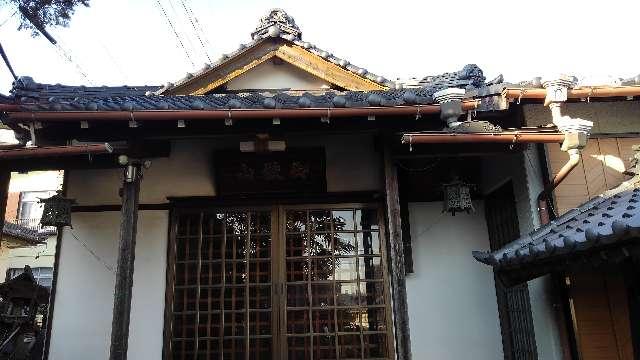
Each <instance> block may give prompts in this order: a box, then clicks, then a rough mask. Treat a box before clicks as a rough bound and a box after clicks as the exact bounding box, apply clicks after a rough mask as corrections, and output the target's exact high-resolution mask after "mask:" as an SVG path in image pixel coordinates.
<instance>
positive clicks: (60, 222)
mask: <svg viewBox="0 0 640 360" xmlns="http://www.w3.org/2000/svg"><path fill="white" fill-rule="evenodd" d="M40 203H41V204H44V209H43V210H42V218H40V224H41V225H42V226H55V227H60V226H71V206H72V205H73V204H75V203H76V201H75V200H73V199H67V198H65V197H63V196H62V191H58V192H57V193H56V194H55V195H53V196H52V197H50V198H48V199H40Z"/></svg>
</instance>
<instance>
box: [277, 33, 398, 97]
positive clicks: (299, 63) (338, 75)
mask: <svg viewBox="0 0 640 360" xmlns="http://www.w3.org/2000/svg"><path fill="white" fill-rule="evenodd" d="M276 55H277V56H278V57H279V58H281V59H282V60H284V61H286V62H288V63H289V64H291V65H293V66H296V67H298V68H300V69H302V70H304V71H306V72H308V73H310V74H313V75H315V76H317V77H319V78H321V79H322V80H325V81H327V82H330V83H332V84H335V85H338V86H340V87H342V88H345V89H347V90H352V91H367V90H385V89H386V87H385V86H383V85H380V84H378V83H376V82H373V81H371V80H369V79H367V78H365V77H362V76H360V75H357V74H355V73H353V72H351V71H349V70H347V69H344V68H342V67H340V66H338V65H336V64H334V63H332V62H330V61H328V60H325V59H323V58H321V57H320V56H318V55H316V54H314V53H311V52H309V51H308V50H306V49H304V48H302V47H300V46H297V45H289V44H283V45H282V46H280V47H279V48H278V50H276Z"/></svg>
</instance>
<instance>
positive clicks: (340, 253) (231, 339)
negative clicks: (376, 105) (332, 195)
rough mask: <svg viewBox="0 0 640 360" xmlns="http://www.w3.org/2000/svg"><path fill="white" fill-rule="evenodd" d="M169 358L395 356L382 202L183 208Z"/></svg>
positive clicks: (173, 261)
mask: <svg viewBox="0 0 640 360" xmlns="http://www.w3.org/2000/svg"><path fill="white" fill-rule="evenodd" d="M174 218H175V220H174V222H175V224H174V231H173V232H174V236H173V238H174V241H172V246H171V249H170V264H169V267H170V268H169V271H170V278H169V287H168V290H167V291H168V295H169V296H168V304H167V305H168V306H167V308H168V309H170V311H169V313H168V314H167V319H166V320H167V323H166V328H165V335H166V339H167V340H166V344H165V356H166V357H167V358H171V359H233V360H238V359H276V358H277V359H289V360H298V359H318V360H320V359H391V358H392V357H393V356H392V353H391V351H392V349H391V347H392V346H391V344H392V337H391V328H390V325H389V324H390V313H389V306H388V305H389V303H388V299H389V296H388V286H387V282H386V280H385V279H386V276H385V267H384V262H383V261H382V259H383V258H384V246H383V240H382V239H383V236H382V234H381V230H380V226H379V220H378V218H379V213H378V209H377V208H368V207H340V208H328V207H327V208H322V207H320V208H313V209H310V208H302V207H291V208H282V207H279V208H266V209H263V210H255V209H253V210H250V211H245V210H234V211H178V213H177V214H176V216H175V217H174Z"/></svg>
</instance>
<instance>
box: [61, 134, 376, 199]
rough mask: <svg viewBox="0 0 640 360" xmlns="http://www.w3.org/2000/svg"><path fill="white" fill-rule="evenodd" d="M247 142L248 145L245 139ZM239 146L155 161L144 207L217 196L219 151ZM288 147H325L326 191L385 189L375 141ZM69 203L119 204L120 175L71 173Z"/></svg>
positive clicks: (328, 140) (342, 138)
mask: <svg viewBox="0 0 640 360" xmlns="http://www.w3.org/2000/svg"><path fill="white" fill-rule="evenodd" d="M245 140H246V139H245ZM239 142H240V140H239V139H238V140H225V141H224V142H221V141H219V140H217V139H205V140H188V141H187V140H180V141H175V142H173V143H172V147H171V156H170V157H169V158H159V159H154V160H153V162H152V165H151V168H149V169H148V170H145V171H144V178H143V180H142V185H141V186H140V202H141V203H150V204H153V203H164V202H166V201H167V197H168V196H176V197H180V196H214V195H216V191H215V182H214V178H213V168H214V164H215V159H214V158H213V154H214V151H215V149H220V148H238V147H239ZM286 142H287V147H314V146H323V147H324V148H325V153H326V167H327V173H326V175H327V190H328V191H329V192H340V191H366V190H379V189H380V170H379V169H380V168H379V162H380V159H379V154H378V153H377V152H375V151H374V138H373V136H372V135H368V134H363V135H329V136H326V137H318V136H311V135H306V136H305V135H299V136H296V137H292V138H290V139H286ZM69 174H70V175H69V186H68V192H67V194H68V197H70V198H72V199H75V200H76V201H77V202H78V204H80V205H105V204H111V205H113V204H120V197H119V196H118V189H119V188H120V185H121V182H122V180H121V179H122V171H121V170H119V169H99V170H73V171H70V173H69Z"/></svg>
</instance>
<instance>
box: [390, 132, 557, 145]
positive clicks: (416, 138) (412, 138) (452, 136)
mask: <svg viewBox="0 0 640 360" xmlns="http://www.w3.org/2000/svg"><path fill="white" fill-rule="evenodd" d="M563 141H564V134H562V133H555V132H554V133H534V132H519V131H505V132H501V133H467V134H465V133H447V134H442V133H437V134H436V133H416V134H403V135H402V143H403V144H451V143H456V144H457V143H503V144H524V143H561V142H563Z"/></svg>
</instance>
